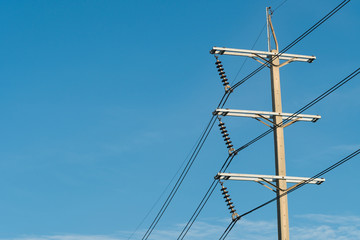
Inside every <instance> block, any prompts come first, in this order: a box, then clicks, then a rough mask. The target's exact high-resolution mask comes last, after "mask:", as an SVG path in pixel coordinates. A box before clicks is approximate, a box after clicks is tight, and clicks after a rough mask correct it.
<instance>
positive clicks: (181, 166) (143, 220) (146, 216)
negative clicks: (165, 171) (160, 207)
mask: <svg viewBox="0 0 360 240" xmlns="http://www.w3.org/2000/svg"><path fill="white" fill-rule="evenodd" d="M202 136H203V133H202V134H201V135H200V136H199V138H198V139H197V141H196V142H195V144H194V146H193V147H192V149H191V150H190V152H189V153H188V155H187V156H186V158H185V159H184V161H183V162H182V163H181V165H180V167H179V168H178V170H177V171H176V172H175V174H174V176H173V177H172V178H171V180H170V182H169V183H168V185H167V186H166V187H165V189H164V190H163V191H162V193H161V194H160V196H159V197H158V199H157V200H156V201H155V203H154V204H153V205H152V207H151V208H150V210H149V211H148V212H147V214H146V215H145V217H144V218H143V219H142V220H141V222H140V223H139V224H138V226H137V227H136V228H135V230H134V231H133V232H132V233H131V235H130V236H129V237H128V240H130V239H131V238H132V237H133V236H134V234H135V233H136V232H137V231H138V230H139V228H140V227H141V225H142V224H143V223H144V222H145V220H146V219H147V218H148V216H149V215H150V213H151V212H152V211H153V209H154V208H155V206H156V205H157V204H158V203H159V201H160V200H161V198H162V197H163V196H164V194H165V192H166V191H167V190H168V189H169V187H170V185H171V183H172V182H173V181H174V179H175V177H176V176H177V175H178V173H179V172H180V170H181V169H182V168H183V166H184V164H185V162H186V160H187V159H189V157H190V155H191V153H192V152H193V151H194V150H195V148H196V146H197V144H198V142H199V141H200V139H201V137H202Z"/></svg>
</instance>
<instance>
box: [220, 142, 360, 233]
mask: <svg viewBox="0 0 360 240" xmlns="http://www.w3.org/2000/svg"><path fill="white" fill-rule="evenodd" d="M358 154H360V148H359V149H358V150H356V151H354V152H352V153H351V154H349V155H348V156H346V157H344V158H343V159H341V160H340V161H338V162H336V163H334V164H333V165H331V166H330V167H328V168H326V169H324V170H323V171H321V172H319V173H317V174H315V175H314V176H313V177H311V178H309V179H307V180H306V181H304V182H303V183H300V184H299V185H298V186H296V187H294V188H292V189H290V190H289V191H287V192H285V193H283V194H281V195H279V196H276V197H275V198H272V199H270V200H269V201H267V202H265V203H263V204H261V205H259V206H257V207H255V208H253V209H251V210H249V211H247V212H245V213H243V214H241V215H240V216H239V217H238V218H237V219H236V221H235V220H234V221H232V222H234V223H233V224H232V225H231V223H230V224H229V226H228V227H227V228H226V230H225V231H224V233H223V234H222V235H221V237H220V238H219V239H221V240H224V239H225V238H226V236H227V235H228V234H229V232H230V231H231V230H232V228H233V227H234V225H235V224H236V222H237V220H240V219H241V218H242V217H244V216H246V215H249V214H250V213H253V212H255V211H256V210H259V209H260V208H263V207H265V206H266V205H268V204H270V203H272V202H274V201H275V200H277V199H279V198H281V197H282V196H285V195H288V194H290V193H292V192H294V191H295V190H298V189H299V188H301V187H303V186H305V185H306V184H308V183H309V182H311V181H313V180H314V179H316V178H319V177H321V176H323V175H325V174H326V173H328V172H330V171H332V170H334V169H335V168H337V167H339V166H340V165H342V164H344V163H346V162H348V161H349V160H350V159H352V158H354V157H355V156H357V155H358Z"/></svg>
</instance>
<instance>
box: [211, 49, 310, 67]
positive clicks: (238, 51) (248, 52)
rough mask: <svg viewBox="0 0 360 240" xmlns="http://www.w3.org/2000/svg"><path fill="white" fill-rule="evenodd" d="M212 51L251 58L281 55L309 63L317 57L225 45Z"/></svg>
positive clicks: (285, 58) (213, 52) (282, 57)
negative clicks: (227, 46) (226, 46)
mask: <svg viewBox="0 0 360 240" xmlns="http://www.w3.org/2000/svg"><path fill="white" fill-rule="evenodd" d="M210 53H211V54H219V55H233V56H244V57H251V58H270V57H273V56H279V59H280V60H291V61H292V62H295V61H298V62H308V63H311V62H313V61H314V60H315V59H316V57H315V56H307V55H298V54H289V53H282V54H279V53H274V52H266V51H255V50H245V49H236V48H225V47H213V48H212V49H211V50H210Z"/></svg>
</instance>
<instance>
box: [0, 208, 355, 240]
mask: <svg viewBox="0 0 360 240" xmlns="http://www.w3.org/2000/svg"><path fill="white" fill-rule="evenodd" d="M294 220H295V221H296V222H297V223H296V226H292V227H291V228H290V235H291V238H292V239H297V240H314V239H316V240H354V239H360V217H359V216H336V215H325V214H304V215H298V216H295V219H294ZM229 222H230V219H226V220H224V219H218V220H215V221H199V222H196V223H195V224H194V226H193V227H192V228H191V230H190V231H189V233H188V234H187V236H186V239H187V240H209V239H217V238H219V237H220V235H221V234H222V233H223V231H224V230H225V228H226V227H227V224H228V223H229ZM183 227H184V224H177V225H173V226H171V227H169V228H168V229H158V230H155V231H154V232H153V234H152V235H151V237H150V239H156V240H169V239H177V237H178V236H179V234H180V232H181V230H182V229H183ZM143 234H144V232H141V231H139V232H138V233H137V234H136V235H134V236H133V238H132V239H139V238H141V237H142V236H143ZM128 236H129V232H127V231H121V232H118V233H117V234H116V235H114V234H113V235H71V234H69V235H52V236H50V235H47V236H21V237H17V238H1V239H0V240H126V239H127V238H128ZM276 238H277V227H276V220H269V221H251V220H247V219H242V220H240V221H239V222H238V223H237V224H236V225H235V227H234V228H233V231H231V233H230V234H229V235H228V237H227V239H228V240H235V239H236V240H273V239H276Z"/></svg>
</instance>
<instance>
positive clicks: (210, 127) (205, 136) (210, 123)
mask: <svg viewBox="0 0 360 240" xmlns="http://www.w3.org/2000/svg"><path fill="white" fill-rule="evenodd" d="M215 121H216V118H215V117H214V116H213V117H212V118H211V119H210V122H209V123H208V125H207V127H206V128H205V130H204V132H203V134H202V136H201V138H200V141H199V142H198V144H197V146H196V148H195V151H194V152H193V154H192V155H191V157H190V159H189V161H188V162H187V164H186V166H185V168H184V170H183V171H182V173H181V175H180V177H179V178H178V180H177V182H176V184H175V186H174V187H173V189H172V190H171V192H170V194H169V196H168V197H167V199H166V200H165V202H164V204H163V205H162V207H161V209H160V210H159V212H158V213H157V215H156V217H155V219H154V220H153V221H152V223H151V225H150V226H149V228H148V230H147V231H146V232H145V234H144V236H143V237H142V240H145V239H147V238H148V237H149V236H150V234H151V233H152V231H153V230H154V228H155V227H156V225H157V224H158V222H159V221H160V219H161V217H162V215H163V214H164V212H165V211H166V209H167V207H168V206H169V204H170V203H171V201H172V199H173V198H174V196H175V194H176V192H177V191H178V189H179V188H180V186H181V184H182V182H183V181H184V179H185V177H186V175H187V174H188V172H189V170H190V168H191V166H192V164H193V163H194V161H195V159H196V157H197V155H198V154H199V152H200V150H201V148H202V146H203V145H204V143H205V141H206V139H207V137H208V136H209V133H210V131H211V129H212V127H213V126H214V123H215Z"/></svg>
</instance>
